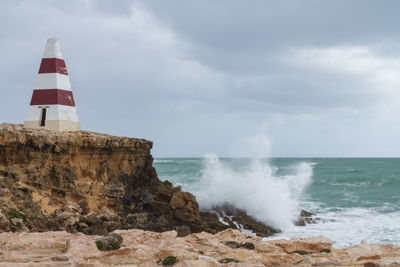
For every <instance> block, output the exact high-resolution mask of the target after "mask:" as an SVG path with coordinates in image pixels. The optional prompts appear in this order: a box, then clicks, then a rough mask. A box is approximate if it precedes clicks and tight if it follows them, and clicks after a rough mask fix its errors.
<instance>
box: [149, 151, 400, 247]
mask: <svg viewBox="0 0 400 267" xmlns="http://www.w3.org/2000/svg"><path fill="white" fill-rule="evenodd" d="M154 166H155V168H156V170H157V173H158V176H159V177H160V179H161V180H169V181H170V182H172V183H173V184H174V185H175V186H181V187H182V190H184V191H188V192H191V193H193V194H194V195H195V196H196V199H197V200H198V202H199V205H200V208H202V209H210V208H211V207H212V206H215V205H220V204H233V205H235V206H236V207H238V208H242V209H245V210H246V211H247V212H248V213H249V214H250V215H252V216H254V217H255V218H257V219H258V220H260V221H262V222H264V223H266V224H269V225H271V226H274V227H277V228H279V229H281V230H282V232H281V233H279V234H276V235H274V236H272V237H269V238H266V239H280V238H292V237H309V236H319V235H322V236H325V237H327V238H329V239H331V240H333V241H334V247H336V248H342V247H346V246H349V245H353V244H358V243H361V242H369V243H392V244H397V245H400V159H398V158H268V159H267V158H219V157H217V156H216V155H212V154H211V155H206V156H205V157H204V158H157V159H155V160H154ZM302 209H304V210H307V211H309V212H312V213H313V214H315V216H316V217H320V218H322V220H321V221H320V222H319V223H317V224H309V225H307V226H295V225H294V223H293V222H294V220H295V219H296V217H297V215H298V214H299V212H300V211H301V210H302Z"/></svg>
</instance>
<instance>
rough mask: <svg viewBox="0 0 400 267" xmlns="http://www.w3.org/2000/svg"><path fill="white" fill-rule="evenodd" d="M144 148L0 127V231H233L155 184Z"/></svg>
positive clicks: (166, 185)
mask: <svg viewBox="0 0 400 267" xmlns="http://www.w3.org/2000/svg"><path fill="white" fill-rule="evenodd" d="M151 148H152V142H150V141H147V140H144V139H136V138H127V137H116V136H110V135H105V134H99V133H94V132H87V131H76V132H54V131H47V130H36V129H25V128H23V127H22V125H14V124H2V125H0V210H1V213H0V231H53V230H66V231H68V232H76V231H80V232H83V233H86V234H107V233H108V232H110V231H113V230H115V229H130V228H138V229H144V230H152V231H157V232H163V231H168V230H177V231H178V234H179V235H180V236H183V235H187V234H190V233H191V232H201V231H207V232H212V233H215V232H218V231H221V230H224V229H226V228H228V227H233V228H237V225H236V224H233V223H230V224H227V223H225V224H224V223H221V222H220V221H219V217H218V214H216V213H215V212H200V211H199V207H198V204H197V202H196V199H195V197H194V196H193V195H191V194H190V193H186V192H181V191H180V188H176V187H173V185H172V184H171V183H170V182H168V181H165V182H161V181H160V180H159V179H158V177H157V173H156V171H155V169H154V168H153V166H152V163H153V158H152V156H151V153H150V150H151ZM242 217H243V216H242ZM249 218H250V217H249ZM247 221H250V219H247ZM247 224H248V226H246V227H247V228H248V229H254V230H256V232H257V233H259V234H261V235H263V236H267V235H270V234H271V233H272V232H270V230H269V228H268V227H264V228H262V227H261V228H260V227H258V226H257V227H258V228H257V227H255V226H256V225H257V223H256V221H254V220H253V221H252V223H247ZM256 228H257V229H256ZM263 231H264V232H263Z"/></svg>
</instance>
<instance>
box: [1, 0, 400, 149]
mask: <svg viewBox="0 0 400 267" xmlns="http://www.w3.org/2000/svg"><path fill="white" fill-rule="evenodd" d="M384 3H385V4H382V3H378V2H375V1H351V2H349V1H316V0H315V1H252V2H248V1H183V0H182V1H140V0H138V1H122V0H121V1H118V0H114V1H106V0H91V1H90V0H87V1H78V0H71V1H50V0H46V1H28V0H19V1H7V2H4V1H3V2H1V3H0V23H1V24H2V25H6V27H1V28H0V36H1V38H2V39H1V42H0V51H1V52H0V54H1V58H2V62H1V63H0V71H1V73H2V76H1V77H0V88H1V89H0V90H1V95H0V96H1V97H0V102H1V105H0V114H2V115H1V121H13V122H22V121H23V119H24V117H25V112H26V109H27V106H28V104H29V100H30V96H31V92H32V89H33V88H32V86H33V84H34V79H35V76H36V72H37V70H38V68H39V64H40V59H41V58H40V57H41V55H42V51H43V48H44V44H45V41H46V39H47V38H48V37H51V36H57V37H58V38H59V39H60V40H61V45H62V49H63V53H64V56H65V58H66V63H67V68H68V70H69V73H70V78H71V82H72V86H73V90H74V96H75V99H76V103H77V105H78V107H77V108H78V114H79V116H80V118H81V121H82V125H83V126H84V128H85V129H89V130H96V131H103V132H109V133H112V134H117V135H128V136H138V137H144V138H148V139H151V140H154V141H155V146H154V153H155V155H156V156H202V155H203V154H204V153H206V152H217V153H219V154H221V155H226V156H241V154H240V151H239V152H238V151H234V150H232V147H234V146H235V144H238V143H241V140H243V139H246V138H247V137H248V136H251V135H253V134H254V133H256V132H257V131H259V128H260V125H263V124H264V123H265V122H267V123H268V124H269V132H270V133H271V138H272V139H273V141H274V148H273V152H274V153H275V154H274V155H278V156H312V155H319V156H323V155H360V154H362V155H364V154H365V155H389V154H390V155H393V154H395V153H396V149H397V148H400V147H397V148H396V147H393V148H390V149H389V148H387V147H388V145H387V142H388V141H387V140H390V138H393V136H395V134H396V133H398V132H400V130H399V127H397V126H396V125H397V124H398V123H394V122H393V121H391V122H389V123H387V124H385V123H382V122H379V121H378V122H377V121H373V120H372V119H371V118H369V117H368V115H367V114H369V113H373V112H375V109H374V108H375V107H377V105H381V102H382V101H383V102H384V101H385V97H386V96H384V94H383V93H382V92H383V91H382V90H379V89H380V88H375V87H374V86H380V84H373V83H371V82H370V77H368V75H367V74H354V73H352V72H349V71H337V70H332V69H327V68H323V67H321V66H318V65H317V64H316V63H315V62H314V63H313V62H308V61H311V60H309V58H300V59H296V56H298V54H299V53H300V52H301V51H307V50H308V49H311V48H312V49H319V50H321V51H325V50H324V49H326V48H330V47H339V48H340V47H341V48H343V49H344V50H346V49H347V47H367V48H368V49H370V50H371V51H372V52H373V53H372V52H371V56H373V57H376V58H377V59H380V57H383V56H385V57H388V58H389V59H390V58H393V59H395V60H400V59H399V58H400V54H399V52H398V51H400V50H399V49H398V47H399V40H398V38H399V37H398V34H397V31H398V30H397V29H398V27H399V20H398V18H397V17H398V16H397V10H398V5H400V4H399V3H398V2H397V1H385V2H384ZM372 59H374V58H372ZM329 60H330V59H329V58H327V59H325V62H328V63H330V62H329ZM350 60H353V59H350ZM387 67H388V68H389V67H390V64H389V65H388V66H387ZM382 86H383V85H382ZM394 96H395V95H394ZM392 98H394V97H392ZM382 99H383V100H382ZM378 100H379V101H378ZM378 102H379V103H378ZM384 103H386V102H384ZM392 115H393V114H392ZM375 117H379V116H375ZM395 122H397V121H395ZM378 125H379V126H380V127H389V128H388V129H387V130H385V132H384V133H381V136H382V137H380V136H379V132H378V131H377V130H376V129H377V127H378ZM388 125H389V126H388ZM364 132H370V133H371V134H366V136H365V137H364V138H361V139H357V140H358V141H357V142H354V141H353V140H354V139H355V138H356V137H357V136H358V135H360V134H363V133H364ZM343 133H346V135H344V134H343ZM383 138H384V139H385V140H383ZM367 140H373V142H372V143H373V145H372V147H371V150H370V152H371V153H370V154H368V153H369V152H368V151H367V150H366V149H365V148H364V147H363V145H365V143H366V142H367ZM380 144H382V146H380ZM397 150H398V149H397ZM385 153H386V154H385Z"/></svg>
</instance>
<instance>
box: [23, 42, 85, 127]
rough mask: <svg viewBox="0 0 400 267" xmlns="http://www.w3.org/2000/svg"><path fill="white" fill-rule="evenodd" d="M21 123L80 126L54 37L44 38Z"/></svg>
mask: <svg viewBox="0 0 400 267" xmlns="http://www.w3.org/2000/svg"><path fill="white" fill-rule="evenodd" d="M24 127H25V128H42V129H47V130H56V131H79V130H80V123H79V119H78V114H77V113H76V108H75V102H74V97H73V95H72V91H71V83H70V82H69V78H68V72H67V68H66V66H65V62H64V58H63V55H62V54H61V48H60V43H59V42H58V40H57V39H56V38H50V39H48V40H47V44H46V49H45V50H44V54H43V59H42V63H41V64H40V69H39V74H38V76H37V80H36V84H35V88H34V90H33V95H32V100H31V104H30V107H29V111H28V116H27V118H26V120H25V122H24Z"/></svg>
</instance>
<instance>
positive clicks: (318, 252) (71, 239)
mask: <svg viewBox="0 0 400 267" xmlns="http://www.w3.org/2000/svg"><path fill="white" fill-rule="evenodd" d="M115 233H116V234H118V235H120V236H121V237H122V243H121V246H120V248H119V249H116V250H111V251H101V250H99V249H98V248H97V246H96V240H98V239H101V238H102V237H100V236H93V235H84V234H82V233H75V234H70V233H67V232H61V231H60V232H46V233H2V234H0V251H1V252H0V266H13V267H14V266H16V267H19V266H21V267H22V266H49V267H51V266H76V267H97V266H162V265H163V263H164V265H166V264H170V265H173V266H371V267H372V266H393V267H394V266H400V247H398V246H394V245H378V244H359V245H355V246H351V247H348V248H345V249H334V248H332V241H330V240H329V239H326V238H324V237H313V238H298V239H291V240H273V241H262V239H261V238H259V237H255V236H252V235H247V234H244V233H241V232H240V231H238V230H233V229H227V230H225V231H222V232H219V233H217V234H210V233H206V232H202V233H196V234H191V235H188V236H186V237H177V232H176V231H168V232H163V233H156V232H151V231H143V230H133V229H132V230H117V231H115Z"/></svg>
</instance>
